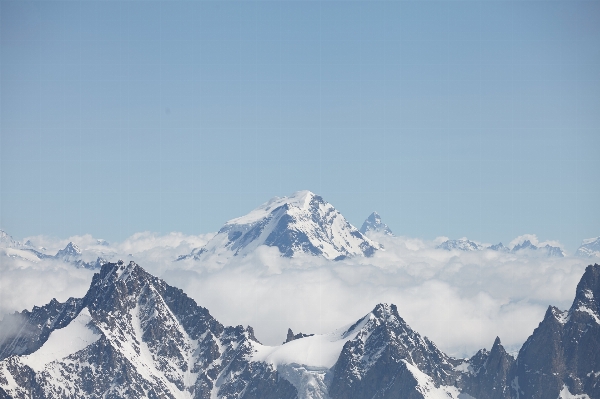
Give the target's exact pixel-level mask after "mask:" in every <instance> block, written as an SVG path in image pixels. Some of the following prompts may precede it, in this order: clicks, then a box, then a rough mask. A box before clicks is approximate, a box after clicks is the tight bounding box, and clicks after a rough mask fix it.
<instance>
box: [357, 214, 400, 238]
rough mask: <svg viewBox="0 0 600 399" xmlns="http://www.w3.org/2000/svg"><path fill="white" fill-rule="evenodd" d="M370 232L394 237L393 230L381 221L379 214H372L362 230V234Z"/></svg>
mask: <svg viewBox="0 0 600 399" xmlns="http://www.w3.org/2000/svg"><path fill="white" fill-rule="evenodd" d="M369 231H373V232H376V233H384V234H386V235H389V236H391V235H393V233H392V230H391V229H390V228H389V227H388V225H387V224H385V223H383V222H382V221H381V216H379V214H378V213H377V212H373V213H371V214H370V215H369V217H368V218H367V219H366V220H365V221H364V223H363V225H362V227H361V228H360V232H361V233H363V234H366V233H367V232H369Z"/></svg>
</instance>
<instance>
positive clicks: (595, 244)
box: [575, 237, 600, 258]
mask: <svg viewBox="0 0 600 399" xmlns="http://www.w3.org/2000/svg"><path fill="white" fill-rule="evenodd" d="M575 255H577V256H582V257H585V258H593V257H596V258H600V237H594V238H587V239H585V240H583V242H582V243H581V246H580V247H579V248H578V249H577V252H575Z"/></svg>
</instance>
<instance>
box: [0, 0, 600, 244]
mask: <svg viewBox="0 0 600 399" xmlns="http://www.w3.org/2000/svg"><path fill="white" fill-rule="evenodd" d="M599 21H600V2H598V1H588V2H584V1H414V2H413V1H396V2H394V1H385V2H377V1H369V2H366V1H364V2H363V1H352V2H350V1H342V2H330V1H300V2H294V1H275V2H265V1H260V2H253V1H243V2H231V1H210V2H202V1H186V2H183V1H167V2H160V1H132V2H129V1H101V2H98V1H66V2H59V1H42V2H35V1H33V2H31V1H5V0H1V1H0V35H1V36H0V40H1V47H0V80H1V81H0V84H1V86H0V118H1V120H0V128H1V130H0V146H1V148H0V151H1V164H0V167H1V169H0V178H1V182H0V227H1V228H3V229H5V230H7V231H8V232H9V233H10V234H12V235H14V236H15V237H17V238H19V237H25V236H28V235H36V234H48V235H54V236H62V237H66V236H69V235H75V234H85V233H90V234H92V235H94V236H96V237H98V238H105V239H107V240H109V241H111V240H122V239H124V238H125V237H127V236H129V235H131V234H132V233H134V232H139V231H144V230H150V231H154V232H162V233H165V232H169V231H182V232H185V233H187V234H198V233H204V232H210V231H216V230H218V229H219V228H220V227H221V225H222V224H223V223H224V222H225V221H227V220H228V219H231V218H233V217H237V216H240V215H242V214H245V213H247V212H248V211H250V210H251V209H253V208H254V207H256V206H257V205H259V204H260V203H262V202H264V201H266V200H268V199H269V198H271V197H273V196H276V195H278V196H282V195H287V194H290V193H292V192H294V191H297V190H301V189H309V190H312V191H314V192H316V193H317V194H320V195H322V196H323V197H324V198H325V199H326V200H328V201H329V202H331V203H332V204H333V205H334V206H336V207H337V208H338V210H340V211H341V212H342V213H343V214H344V215H345V216H346V217H347V218H348V219H349V220H350V222H352V223H353V224H355V225H358V226H360V224H361V223H362V222H363V220H364V219H365V218H366V217H367V216H368V215H369V213H370V212H371V211H373V210H377V211H378V212H379V213H380V214H381V215H382V218H383V220H384V221H385V222H386V223H387V224H388V225H389V226H390V227H391V228H392V229H393V230H394V232H395V233H396V234H399V235H408V236H413V237H421V238H426V239H429V238H434V237H436V236H440V235H446V236H449V237H452V238H459V237H463V236H467V237H469V238H471V239H474V240H480V241H484V242H498V241H503V242H504V243H507V242H509V241H510V240H511V239H513V238H514V237H516V236H518V235H521V234H525V233H535V234H537V235H538V237H539V238H540V239H542V240H547V239H551V240H559V241H560V242H561V243H563V244H565V245H566V248H567V250H570V251H573V250H574V249H576V248H577V246H578V245H579V243H580V241H581V240H582V239H584V238H588V237H594V236H598V235H600V211H599V204H600V200H599V198H600V177H599V172H600V157H599V150H600V23H599Z"/></svg>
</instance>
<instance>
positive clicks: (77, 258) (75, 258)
mask: <svg viewBox="0 0 600 399" xmlns="http://www.w3.org/2000/svg"><path fill="white" fill-rule="evenodd" d="M54 259H57V260H60V261H62V262H65V263H70V264H72V265H74V266H76V267H83V268H85V269H92V270H94V269H100V268H101V267H102V265H104V264H105V263H107V262H108V261H107V260H106V259H104V258H102V257H97V258H96V260H95V261H93V262H84V261H83V253H82V251H81V249H80V248H79V247H78V246H77V245H76V244H73V243H72V242H69V243H68V244H67V246H66V247H64V248H63V249H60V250H59V251H58V252H57V253H56V255H54Z"/></svg>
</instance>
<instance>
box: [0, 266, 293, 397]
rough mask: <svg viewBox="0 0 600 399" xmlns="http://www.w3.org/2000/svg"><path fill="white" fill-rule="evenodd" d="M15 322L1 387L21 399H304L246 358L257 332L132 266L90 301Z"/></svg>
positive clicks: (119, 269)
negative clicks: (218, 316) (227, 322)
mask: <svg viewBox="0 0 600 399" xmlns="http://www.w3.org/2000/svg"><path fill="white" fill-rule="evenodd" d="M12 321H13V322H18V323H20V324H19V325H17V326H16V327H17V328H12V329H11V330H12V331H13V332H14V333H15V334H13V335H12V336H5V337H3V341H2V342H1V343H0V348H2V349H1V352H0V353H2V357H3V358H4V360H3V361H2V362H0V387H1V388H2V389H3V390H4V392H5V394H7V395H10V397H13V398H30V397H34V398H59V397H64V398H100V397H102V398H124V397H127V398H206V399H208V398H211V397H214V395H216V394H218V396H219V397H220V398H237V397H241V396H243V397H245V398H257V399H258V398H273V399H275V398H293V397H295V396H296V391H295V389H294V387H293V386H292V385H291V384H290V383H289V382H287V381H286V380H285V379H281V378H279V377H278V374H277V372H276V371H275V370H274V369H273V368H272V367H270V366H269V365H268V364H266V363H253V362H248V361H247V360H246V358H247V357H248V356H249V355H250V354H251V353H252V351H253V345H254V344H257V341H256V338H255V337H254V334H253V331H252V329H251V328H246V329H245V328H243V327H241V326H238V327H224V326H223V325H221V324H220V323H219V322H218V321H216V320H215V319H214V318H213V317H212V316H211V315H210V313H209V312H208V310H206V309H204V308H202V307H200V306H198V305H197V304H196V303H195V302H194V301H193V300H192V299H190V298H189V297H187V296H186V295H185V294H184V293H183V292H182V291H181V290H179V289H177V288H174V287H171V286H169V285H167V284H166V283H165V282H164V281H162V280H160V279H158V278H156V277H153V276H151V275H150V274H148V273H146V272H145V271H144V270H143V269H142V268H141V267H139V266H138V265H136V264H134V263H133V262H132V263H130V264H129V265H125V264H124V263H123V262H119V263H117V264H114V263H111V264H105V265H104V266H103V267H102V269H101V271H100V273H98V274H96V275H94V278H93V281H92V284H91V286H90V289H89V291H88V292H87V294H86V296H85V297H84V298H82V299H71V300H69V301H67V303H65V304H61V303H58V302H56V301H53V302H51V303H50V304H48V305H47V306H45V307H44V308H36V309H34V310H33V311H32V312H23V313H22V314H20V315H14V316H13V320H12ZM3 327H6V326H5V325H4V322H3ZM18 355H20V356H18Z"/></svg>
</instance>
